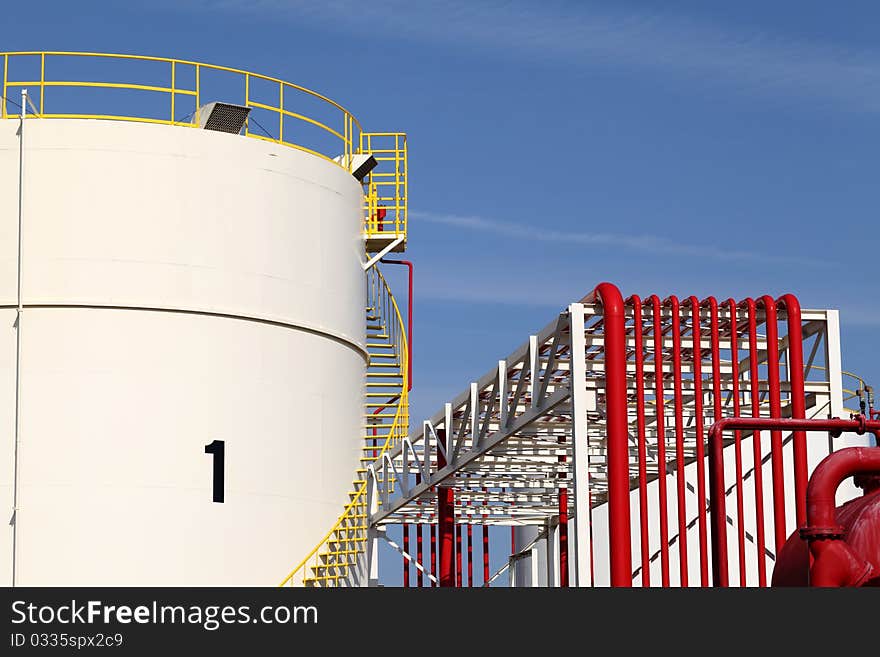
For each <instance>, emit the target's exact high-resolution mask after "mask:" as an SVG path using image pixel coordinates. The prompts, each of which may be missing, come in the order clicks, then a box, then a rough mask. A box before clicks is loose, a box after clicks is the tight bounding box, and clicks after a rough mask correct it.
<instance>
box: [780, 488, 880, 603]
mask: <svg viewBox="0 0 880 657" xmlns="http://www.w3.org/2000/svg"><path fill="white" fill-rule="evenodd" d="M859 485H861V486H862V487H863V488H864V490H865V494H864V495H863V496H862V497H857V498H856V499H854V500H850V501H849V502H846V503H845V504H843V505H842V506H839V507H837V509H836V510H835V512H834V516H835V520H836V521H837V524H838V525H839V526H840V527H841V528H842V529H843V531H844V536H843V540H844V541H846V544H847V546H848V547H849V548H850V549H851V550H852V552H853V554H855V555H857V556H858V558H859V559H861V560H864V561H865V562H866V563H868V564H870V565H871V566H873V567H874V568H875V569H876V568H878V567H880V476H874V477H862V481H860V482H859ZM875 572H876V570H875ZM809 574H810V550H809V547H808V544H807V541H805V540H803V539H802V538H801V536H800V534H799V532H798V531H795V532H794V533H792V535H791V536H789V537H788V540H787V541H786V542H785V545H783V546H782V549H781V550H780V551H779V558H778V559H777V562H776V567H775V568H774V569H773V586H808V585H809V584H810V581H809ZM862 585H863V586H880V577H871V576H870V575H868V577H866V578H865V581H864V582H863V583H862Z"/></svg>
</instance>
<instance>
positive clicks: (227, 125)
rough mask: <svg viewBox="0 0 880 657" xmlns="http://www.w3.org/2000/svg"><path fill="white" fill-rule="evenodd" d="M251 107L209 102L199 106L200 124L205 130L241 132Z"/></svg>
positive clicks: (236, 133) (235, 133)
mask: <svg viewBox="0 0 880 657" xmlns="http://www.w3.org/2000/svg"><path fill="white" fill-rule="evenodd" d="M250 112H251V108H250V107H244V106H243V105H232V104H230V103H219V102H214V103H208V104H206V105H202V106H201V107H200V108H199V125H200V126H201V127H202V128H203V129H204V130H215V131H217V132H228V133H230V134H233V135H238V134H241V131H242V128H244V126H245V123H246V122H247V118H248V114H250Z"/></svg>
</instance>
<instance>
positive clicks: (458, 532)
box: [455, 523, 462, 588]
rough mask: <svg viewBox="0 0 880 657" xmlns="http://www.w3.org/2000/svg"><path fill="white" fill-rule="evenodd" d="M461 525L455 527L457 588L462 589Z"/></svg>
mask: <svg viewBox="0 0 880 657" xmlns="http://www.w3.org/2000/svg"><path fill="white" fill-rule="evenodd" d="M461 529H462V525H461V523H458V524H456V526H455V586H457V587H458V588H461Z"/></svg>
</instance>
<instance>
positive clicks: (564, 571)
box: [559, 488, 568, 588]
mask: <svg viewBox="0 0 880 657" xmlns="http://www.w3.org/2000/svg"><path fill="white" fill-rule="evenodd" d="M559 586H560V587H561V588H566V587H568V489H567V488H562V489H560V491H559Z"/></svg>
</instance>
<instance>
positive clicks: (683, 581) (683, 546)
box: [664, 295, 688, 586]
mask: <svg viewBox="0 0 880 657" xmlns="http://www.w3.org/2000/svg"><path fill="white" fill-rule="evenodd" d="M664 304H665V305H668V306H669V309H670V312H671V313H672V381H673V383H672V386H673V395H672V403H673V411H674V413H675V472H676V476H675V484H676V495H675V502H676V506H677V509H678V545H679V547H678V577H679V585H680V586H687V585H688V549H687V509H686V507H685V499H684V496H685V481H684V410H683V402H682V394H681V385H682V384H681V315H680V313H681V308H680V307H679V303H678V297H676V296H674V295H673V296H670V297H669V298H667V299H666V301H665V302H664Z"/></svg>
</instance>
